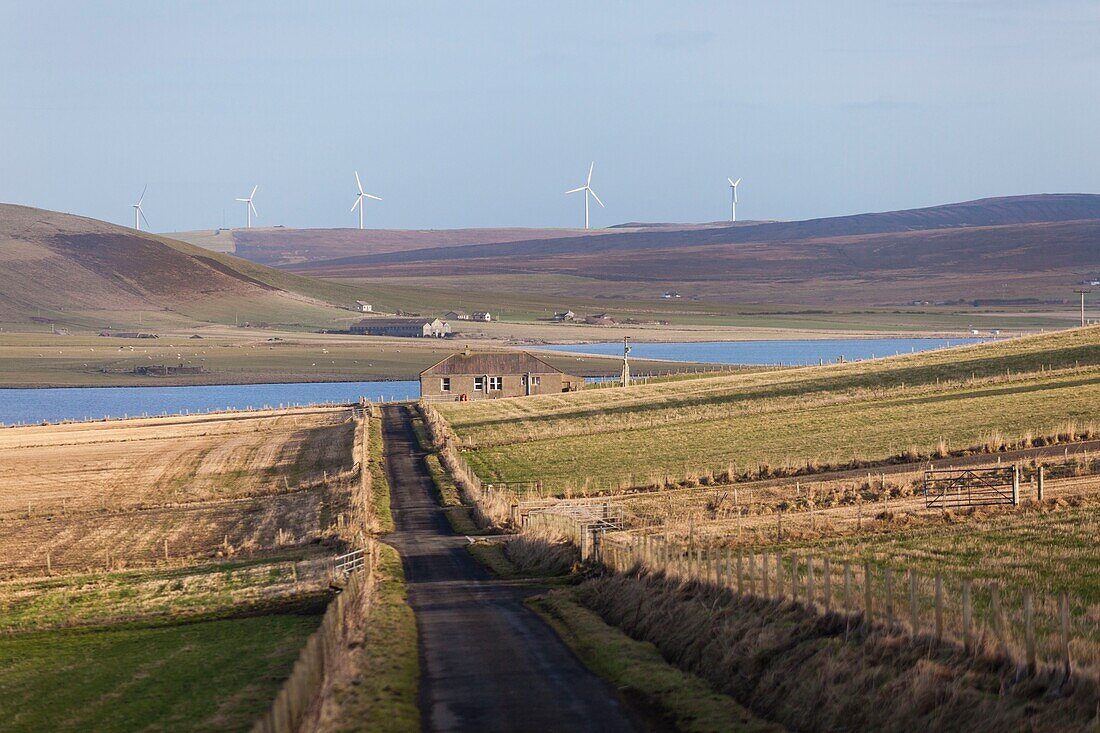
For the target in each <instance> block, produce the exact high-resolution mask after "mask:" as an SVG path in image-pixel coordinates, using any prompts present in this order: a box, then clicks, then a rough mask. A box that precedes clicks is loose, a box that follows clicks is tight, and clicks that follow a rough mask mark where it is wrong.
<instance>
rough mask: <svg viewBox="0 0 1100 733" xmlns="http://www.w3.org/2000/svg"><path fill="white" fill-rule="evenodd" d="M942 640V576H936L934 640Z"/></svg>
mask: <svg viewBox="0 0 1100 733" xmlns="http://www.w3.org/2000/svg"><path fill="white" fill-rule="evenodd" d="M941 639H943V576H942V575H939V574H937V575H936V640H937V641H939V640H941Z"/></svg>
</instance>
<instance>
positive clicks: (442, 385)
mask: <svg viewBox="0 0 1100 733" xmlns="http://www.w3.org/2000/svg"><path fill="white" fill-rule="evenodd" d="M439 391H440V392H450V391H451V378H450V377H440V378H439Z"/></svg>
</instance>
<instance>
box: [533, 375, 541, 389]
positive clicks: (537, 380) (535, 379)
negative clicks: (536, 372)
mask: <svg viewBox="0 0 1100 733" xmlns="http://www.w3.org/2000/svg"><path fill="white" fill-rule="evenodd" d="M531 384H532V385H533V386H535V387H537V386H539V385H540V384H542V377H531Z"/></svg>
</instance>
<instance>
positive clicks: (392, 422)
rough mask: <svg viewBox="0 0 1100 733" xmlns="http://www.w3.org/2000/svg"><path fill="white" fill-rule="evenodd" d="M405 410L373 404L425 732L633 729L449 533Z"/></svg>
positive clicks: (521, 592)
mask: <svg viewBox="0 0 1100 733" xmlns="http://www.w3.org/2000/svg"><path fill="white" fill-rule="evenodd" d="M410 420H411V414H410V412H409V408H407V407H405V406H400V405H393V406H387V407H384V408H383V410H382V433H383V441H384V445H385V451H386V472H387V478H388V479H389V482H390V497H391V506H392V510H393V518H394V523H395V525H396V531H395V532H394V533H393V534H392V535H390V536H389V537H388V538H387V541H388V542H389V543H390V544H392V545H393V546H394V547H395V548H396V549H397V550H398V552H400V553H401V558H402V562H403V564H404V568H405V576H406V581H407V583H408V596H409V604H410V605H411V606H412V609H413V611H414V612H415V613H416V621H417V627H418V633H419V641H420V666H421V669H420V673H421V678H420V699H419V704H420V710H421V720H422V724H423V728H424V730H427V731H478V733H488V732H490V731H562V732H563V733H564V732H567V731H569V732H571V731H638V730H644V729H645V727H644V725H643V724H642V723H641V722H640V720H639V719H638V718H636V716H635V715H634V714H633V713H632V712H631V711H630V710H628V709H627V708H626V706H625V705H624V704H623V702H622V700H621V698H620V697H619V695H618V694H617V692H616V691H615V690H614V689H613V688H612V687H611V686H610V685H608V684H607V683H606V682H605V681H604V680H602V679H601V678H599V677H597V676H596V675H594V674H592V673H591V672H589V671H588V669H587V668H585V667H584V665H583V664H581V662H580V661H579V660H578V659H577V658H576V657H575V656H574V655H573V653H572V652H571V651H570V650H569V648H568V647H567V646H565V644H564V643H562V641H561V640H560V639H559V638H558V637H557V635H556V634H555V633H554V631H553V630H552V629H551V628H550V627H549V626H547V625H546V624H545V623H544V622H543V621H542V619H540V618H539V617H538V616H537V615H536V614H535V613H534V612H532V611H530V610H528V609H527V608H526V607H525V606H524V605H523V599H524V598H525V597H526V596H528V595H530V594H532V593H535V592H537V589H535V588H531V587H524V586H520V585H517V584H515V583H514V582H512V583H510V582H507V581H500V580H493V579H492V578H491V577H490V576H489V575H488V574H487V572H486V571H485V570H484V568H482V566H481V565H480V563H478V562H477V561H476V560H475V559H474V558H473V556H472V555H470V553H469V552H467V551H466V549H465V545H466V540H465V538H463V537H460V536H457V535H455V534H453V533H452V531H451V528H450V525H449V524H448V523H447V520H446V518H445V517H444V515H443V512H442V510H441V509H440V508H439V506H438V504H437V503H436V501H435V497H434V489H433V485H432V480H431V477H430V476H429V474H428V473H427V470H426V468H425V466H424V462H423V453H422V452H421V451H420V449H419V446H418V444H417V441H416V437H415V435H414V434H413V432H412V425H411V422H410Z"/></svg>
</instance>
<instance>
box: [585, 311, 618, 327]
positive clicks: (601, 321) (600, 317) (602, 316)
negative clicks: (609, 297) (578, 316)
mask: <svg viewBox="0 0 1100 733" xmlns="http://www.w3.org/2000/svg"><path fill="white" fill-rule="evenodd" d="M584 322H585V323H587V324H588V325H590V326H613V325H615V319H614V318H612V317H611V316H609V315H607V314H606V313H594V314H593V315H590V316H585V317H584Z"/></svg>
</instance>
